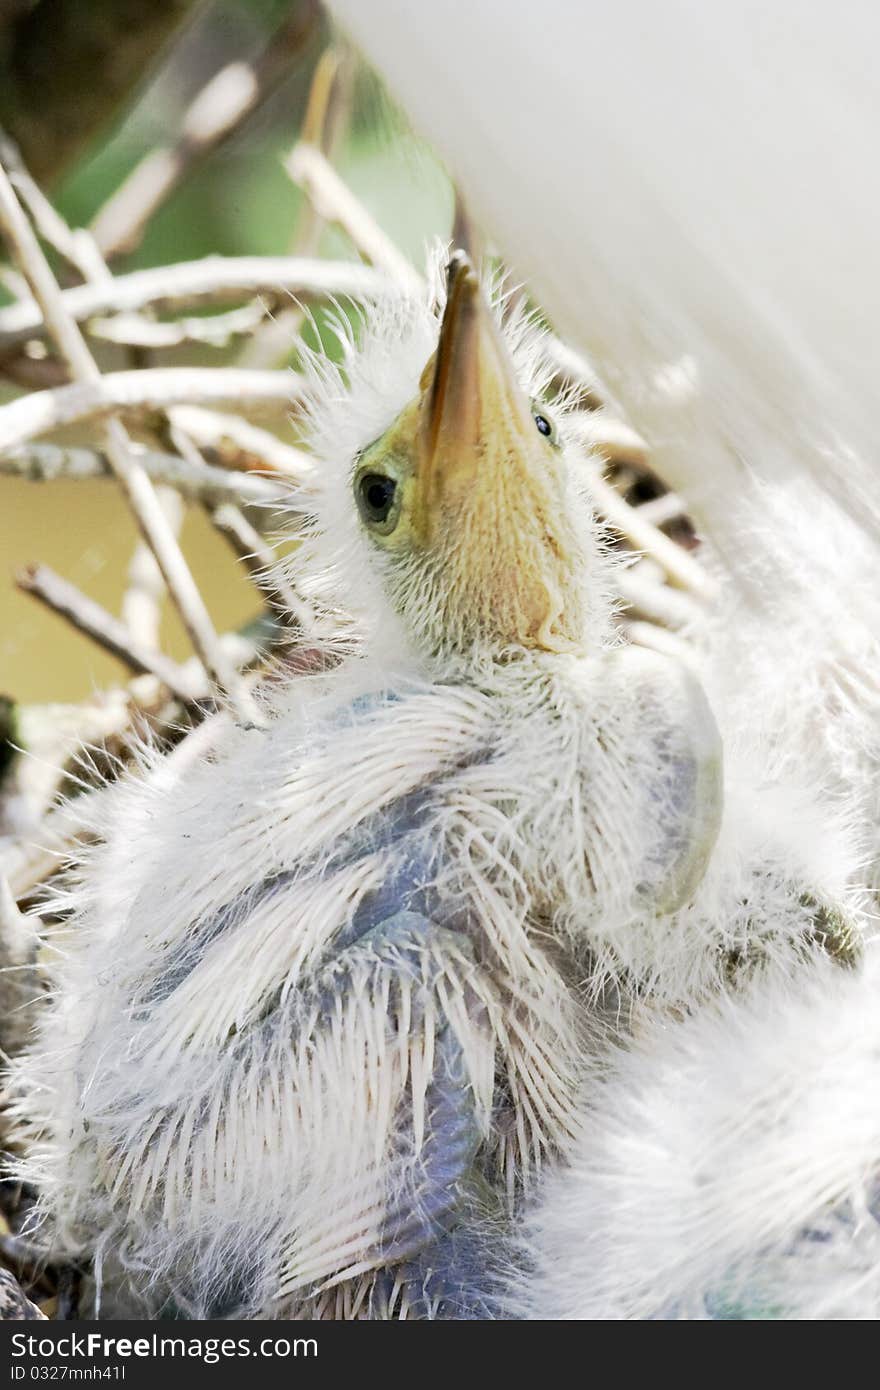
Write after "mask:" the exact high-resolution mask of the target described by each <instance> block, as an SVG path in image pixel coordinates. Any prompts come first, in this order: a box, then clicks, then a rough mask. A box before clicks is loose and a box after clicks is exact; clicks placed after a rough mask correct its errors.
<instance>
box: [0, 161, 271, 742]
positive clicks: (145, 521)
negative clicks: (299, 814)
mask: <svg viewBox="0 0 880 1390" xmlns="http://www.w3.org/2000/svg"><path fill="white" fill-rule="evenodd" d="M0 226H2V228H3V231H4V232H5V235H6V237H7V240H8V241H9V244H10V247H11V249H12V251H13V253H14V255H15V258H16V260H17V262H18V265H19V269H20V270H21V271H22V273H23V274H24V276H25V278H26V279H27V281H28V284H29V285H30V287H31V292H32V293H33V295H34V298H35V299H36V301H37V303H38V304H39V306H40V308H41V310H42V314H43V318H44V320H45V323H46V327H47V329H48V331H49V332H50V334H51V336H52V338H53V340H54V342H55V344H56V346H57V348H58V350H59V352H60V354H61V356H62V357H63V359H64V361H65V362H66V363H67V366H68V368H69V370H70V373H71V376H72V377H73V378H74V379H75V382H77V383H81V385H82V388H83V389H84V390H88V389H89V388H92V389H95V388H100V387H101V384H102V383H101V374H100V372H99V370H98V367H97V365H96V363H95V360H94V358H93V357H92V355H91V353H90V352H89V349H88V347H87V346H86V343H85V340H84V338H83V337H82V334H81V333H80V331H79V329H78V327H77V325H76V323H75V322H74V321H73V319H72V318H71V317H70V315H69V314H68V313H67V311H66V309H65V307H64V303H63V299H62V295H61V292H60V290H59V288H58V284H57V281H56V280H55V277H54V275H53V274H52V271H51V269H50V267H49V264H48V262H47V260H46V257H45V256H44V255H43V251H42V248H41V247H40V244H39V242H38V241H37V238H36V236H35V235H34V232H33V230H32V228H31V225H30V223H29V222H28V220H27V218H26V217H25V215H24V212H23V211H22V208H21V206H20V204H19V202H18V199H17V198H16V196H15V191H14V189H13V187H12V185H11V183H10V182H9V179H8V176H7V174H6V171H5V169H3V167H2V165H0ZM60 389H62V390H64V389H67V390H76V389H77V387H76V385H74V386H72V387H68V388H60ZM46 394H50V395H51V394H52V393H46ZM31 399H32V400H39V399H40V397H39V396H36V397H32V398H31ZM23 403H24V402H15V403H13V406H14V405H17V404H23ZM10 408H12V407H7V409H10ZM104 440H105V451H106V454H107V458H108V461H109V463H110V466H111V468H112V469H113V471H114V473H115V474H116V476H117V478H118V479H119V482H120V484H121V486H122V490H123V492H124V494H125V496H126V498H127V500H128V503H129V506H130V507H131V510H132V512H133V514H134V516H135V517H136V519H137V522H138V525H139V527H140V529H141V534H142V535H143V537H144V539H145V540H146V541H147V543H148V544H149V546H150V549H151V550H152V552H153V554H154V555H155V557H156V561H157V563H158V565H159V568H160V570H161V572H162V575H163V578H164V579H165V582H166V584H167V585H168V590H169V593H170V594H171V596H172V598H173V599H174V602H175V604H176V606H177V609H178V611H179V613H180V615H181V617H182V619H183V621H184V624H185V626H186V628H187V631H188V632H189V634H190V637H191V640H192V642H193V646H194V647H195V650H196V651H197V652H198V654H199V656H200V658H201V659H202V661H203V662H204V665H205V668H206V670H207V671H208V673H209V675H210V676H211V678H212V680H214V681H215V682H216V684H217V685H218V687H219V688H220V689H221V690H223V691H226V692H227V693H228V695H229V696H230V698H231V699H232V701H233V703H236V704H237V705H238V707H239V708H240V710H241V712H242V714H244V715H245V716H246V717H251V706H252V702H251V700H250V698H249V697H248V696H246V694H245V692H244V691H243V689H242V688H241V683H240V680H239V677H238V672H237V671H235V669H234V668H231V667H230V666H229V665H228V664H227V662H226V659H225V657H224V655H223V653H222V651H221V650H220V647H219V644H218V641H217V635H216V633H215V631H214V627H213V624H212V622H211V619H210V617H209V615H208V610H207V608H206V607H205V604H204V600H203V599H202V596H201V594H200V592H199V590H198V587H197V585H196V583H195V581H194V580H193V577H192V575H191V573H190V571H189V567H188V565H187V563H186V560H185V559H184V557H183V554H182V552H181V549H180V546H179V545H178V544H177V540H176V538H175V536H174V534H173V532H172V531H171V529H170V528H169V526H168V523H167V522H166V520H165V517H164V515H163V513H162V509H161V507H160V506H159V503H158V501H157V499H156V494H155V492H154V491H153V485H152V483H151V482H150V480H149V478H148V476H147V474H146V473H145V472H144V470H143V468H142V467H141V466H140V464H139V463H138V462H137V460H136V459H135V457H134V456H133V454H132V452H131V446H130V441H129V439H128V436H127V434H126V433H125V430H124V429H123V427H122V425H121V424H120V422H119V421H118V420H110V421H109V422H108V423H107V425H106V427H105V430H104ZM16 442H20V441H16Z"/></svg>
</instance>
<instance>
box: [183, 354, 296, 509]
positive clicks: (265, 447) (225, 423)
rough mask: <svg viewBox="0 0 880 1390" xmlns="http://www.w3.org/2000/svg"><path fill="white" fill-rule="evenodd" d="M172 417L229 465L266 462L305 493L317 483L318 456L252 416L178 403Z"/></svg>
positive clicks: (241, 466) (247, 467) (201, 446)
mask: <svg viewBox="0 0 880 1390" xmlns="http://www.w3.org/2000/svg"><path fill="white" fill-rule="evenodd" d="M224 370H225V371H227V372H228V371H229V370H231V369H230V368H228V367H227V368H225V369H224ZM169 417H170V419H171V422H172V424H173V425H175V426H176V427H177V428H179V429H181V430H183V432H184V434H187V435H189V437H190V439H192V440H193V441H194V443H195V444H197V445H198V447H199V449H207V450H209V451H210V452H211V453H212V454H214V455H215V456H216V457H217V458H218V459H219V460H220V462H221V463H222V464H224V465H225V466H226V467H227V468H235V469H245V470H250V469H252V468H254V467H255V466H258V467H260V468H262V466H263V465H264V464H265V465H266V466H267V467H268V468H269V470H270V471H271V472H273V473H279V474H280V475H281V476H282V477H284V478H289V479H290V481H291V482H293V483H295V484H296V486H297V488H298V489H302V492H303V493H304V494H305V495H307V494H308V493H309V492H310V491H311V489H312V487H313V485H314V481H315V461H314V459H313V458H312V457H311V456H310V455H309V454H307V453H305V452H304V451H303V450H302V449H295V448H294V447H293V445H292V444H285V443H284V442H283V440H281V439H278V438H277V436H276V435H274V434H270V433H269V431H268V430H264V429H260V427H259V425H252V424H251V422H250V421H249V420H242V419H241V417H240V416H238V415H225V414H222V413H221V412H220V411H216V410H204V409H203V408H202V407H201V406H197V405H178V406H174V407H173V409H172V410H171V411H169Z"/></svg>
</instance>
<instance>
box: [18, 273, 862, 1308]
mask: <svg viewBox="0 0 880 1390" xmlns="http://www.w3.org/2000/svg"><path fill="white" fill-rule="evenodd" d="M340 332H343V333H344V329H342V328H341V329H340ZM347 349H348V350H347V361H346V363H345V377H344V379H343V376H342V374H341V373H340V372H339V371H337V369H335V368H334V367H332V366H330V365H328V363H327V362H326V360H324V359H321V358H315V361H314V363H313V378H314V379H313V389H312V403H311V411H310V414H311V424H312V442H313V447H314V450H315V452H316V454H317V456H318V458H319V460H320V464H321V469H320V471H321V477H322V487H321V494H320V496H319V498H318V500H317V502H316V506H315V511H316V517H315V524H314V528H313V534H312V535H311V536H310V538H309V539H308V540H307V541H306V543H305V544H304V545H303V547H302V548H301V550H300V552H299V553H298V555H297V557H296V561H295V563H296V566H297V571H298V581H299V583H300V584H301V586H302V587H303V589H304V590H305V591H307V592H308V595H309V598H310V600H311V602H312V604H313V605H314V606H315V610H316V612H318V613H319V614H323V615H326V616H327V617H328V618H332V620H333V622H334V623H335V624H336V631H337V632H338V630H339V623H340V621H341V617H340V615H341V614H342V613H343V612H344V613H345V614H347V615H348V620H349V629H348V632H347V635H346V638H345V641H343V642H340V643H339V644H338V645H339V649H340V660H339V662H338V664H337V665H336V666H334V667H333V669H331V670H329V671H325V672H323V673H320V674H312V675H309V676H304V677H298V678H297V679H296V680H295V681H293V682H292V683H290V684H289V686H287V687H284V688H281V687H279V688H277V689H276V690H275V691H274V693H273V694H272V695H271V696H270V697H267V700H268V708H267V728H266V729H265V730H261V729H254V728H230V729H229V730H228V731H227V733H226V735H225V737H224V739H223V740H222V741H221V742H220V743H219V745H218V746H217V748H216V749H215V750H214V752H213V754H212V756H211V757H210V758H209V759H206V760H203V761H201V762H199V763H198V764H196V765H195V766H193V767H190V768H188V769H185V770H182V769H181V768H180V767H179V766H178V765H176V764H175V763H174V761H173V760H169V761H164V762H163V761H162V760H161V759H159V760H157V761H156V762H155V764H154V765H153V766H152V767H151V768H149V769H147V770H146V771H145V773H144V775H141V776H137V777H135V776H132V777H129V778H127V779H125V780H123V781H122V782H121V783H120V784H118V785H117V786H116V787H114V788H112V789H110V790H109V791H108V793H107V794H106V801H105V803H104V805H105V808H106V809H105V810H104V811H103V819H102V822H101V824H99V825H97V826H95V831H96V835H97V838H98V841H99V842H98V843H97V845H95V846H94V847H93V848H90V849H88V850H87V851H85V852H84V854H83V858H82V861H81V863H80V865H79V868H78V871H77V874H76V876H75V882H74V883H73V884H72V886H71V887H70V889H69V891H68V894H67V897H66V899H62V901H63V902H64V903H65V906H66V908H67V909H68V910H69V913H70V925H69V930H68V931H67V932H66V933H65V936H64V939H63V943H62V944H61V946H60V948H59V952H58V964H57V970H56V981H55V998H54V1004H53V1006H52V1007H51V1008H50V1010H49V1011H48V1014H47V1018H46V1020H45V1022H44V1024H43V1027H42V1032H41V1038H40V1041H39V1043H38V1044H37V1046H36V1047H35V1048H34V1049H33V1051H32V1053H31V1055H30V1056H29V1057H28V1058H27V1059H26V1060H25V1062H24V1064H23V1075H22V1078H21V1083H22V1086H23V1087H24V1089H25V1092H26V1094H25V1096H24V1098H23V1101H22V1109H23V1111H24V1112H26V1114H27V1117H28V1120H29V1122H30V1124H31V1125H32V1127H33V1130H34V1131H35V1134H34V1152H35V1154H36V1157H35V1159H34V1163H33V1171H34V1173H35V1174H38V1178H39V1185H40V1189H41V1192H42V1194H43V1203H44V1210H45V1212H46V1214H47V1217H48V1229H49V1231H50V1232H51V1239H52V1241H53V1242H54V1249H55V1251H56V1253H57V1252H67V1253H68V1254H73V1255H76V1254H80V1253H86V1254H89V1255H92V1256H93V1257H94V1259H95V1269H96V1273H97V1276H98V1284H99V1287H106V1289H107V1290H108V1295H107V1298H108V1301H109V1299H110V1292H109V1291H112V1298H113V1299H114V1300H115V1302H114V1303H113V1305H112V1306H114V1307H118V1308H122V1309H123V1310H127V1311H131V1310H132V1309H139V1310H142V1311H146V1312H149V1313H151V1314H158V1313H160V1312H163V1311H164V1312H168V1311H175V1312H177V1313H179V1314H182V1315H186V1316H208V1315H210V1316H234V1315H239V1316H259V1315H262V1316H277V1315H279V1314H290V1313H297V1314H299V1315H301V1316H312V1317H397V1316H401V1317H402V1316H409V1317H458V1318H460V1317H471V1318H483V1317H491V1316H495V1315H497V1314H498V1313H499V1310H500V1311H501V1312H503V1310H504V1308H505V1306H506V1305H505V1304H504V1302H503V1297H502V1296H501V1295H500V1294H499V1287H500V1282H499V1276H500V1271H501V1268H502V1267H503V1266H504V1265H505V1263H509V1260H508V1259H506V1257H504V1256H503V1255H502V1254H501V1253H500V1252H501V1251H503V1250H504V1249H509V1250H510V1252H511V1254H510V1257H509V1259H510V1260H512V1259H514V1258H515V1253H514V1252H515V1249H516V1241H515V1239H514V1238H513V1232H514V1231H515V1228H516V1223H517V1222H518V1220H519V1218H520V1215H521V1213H522V1211H523V1209H524V1207H525V1206H527V1205H528V1202H529V1201H530V1195H531V1193H532V1192H533V1191H534V1188H535V1183H536V1180H537V1178H538V1176H539V1174H540V1172H541V1170H542V1168H545V1167H546V1166H547V1164H548V1163H550V1164H551V1165H552V1164H554V1163H563V1164H564V1162H565V1159H566V1155H567V1154H568V1153H569V1152H570V1151H571V1149H572V1144H573V1143H574V1142H575V1141H576V1139H577V1136H578V1133H579V1129H580V1118H579V1107H580V1105H581V1101H580V1093H581V1088H582V1086H583V1085H584V1084H585V1081H586V1079H587V1078H588V1075H589V1073H590V1068H591V1066H592V1064H593V1060H594V1059H595V1057H596V1056H597V1055H599V1054H600V1053H601V1052H602V1050H603V1049H604V1048H606V1047H607V1039H608V1037H609V1036H611V1035H613V1034H614V1033H615V1032H616V1031H619V1030H621V1029H624V1030H625V1029H626V1028H628V1027H629V1025H630V1022H631V1020H632V1019H633V1018H636V1017H638V1014H639V1010H640V1009H642V1008H644V1007H647V1005H646V1004H642V1003H640V1001H642V1000H648V1001H655V1004H654V1006H655V1007H658V1008H659V1007H662V1006H663V1005H664V1004H670V1005H673V1006H675V1005H679V1004H680V1003H682V1001H687V1000H693V999H699V998H702V997H704V996H706V995H707V994H710V993H711V991H712V990H713V989H714V988H716V987H718V986H719V985H720V984H721V983H723V982H724V981H726V980H728V979H729V978H730V977H731V976H736V977H739V976H748V974H749V972H750V971H751V970H752V969H753V968H754V966H755V965H756V964H760V963H761V962H767V961H769V962H773V961H776V960H779V959H781V958H785V957H787V956H788V955H789V954H790V953H791V952H795V953H801V954H802V953H803V952H804V951H809V950H810V949H812V947H811V943H813V942H816V941H819V942H821V943H823V944H824V945H825V946H826V947H827V948H828V949H829V950H830V951H831V953H832V954H842V955H846V956H847V957H848V956H849V955H850V954H851V952H852V949H853V942H852V940H851V939H850V930H851V927H852V930H855V928H856V927H857V917H856V912H855V906H854V905H853V904H852V903H851V901H850V897H851V895H849V894H848V888H847V883H846V878H845V875H843V874H841V873H840V872H839V861H838V860H837V859H835V857H834V856H833V855H832V854H830V853H826V854H824V855H820V856H818V857H816V856H815V855H814V854H813V853H812V850H813V848H814V847H815V845H818V844H819V843H820V842H821V841H822V838H823V837H825V839H826V840H827V839H828V837H829V835H832V831H829V827H828V826H827V825H826V824H821V825H820V824H818V823H817V824H813V823H812V822H810V821H809V814H808V811H806V810H805V811H804V814H803V815H802V816H801V817H800V819H799V820H798V821H797V824H796V825H795V826H794V827H792V825H790V824H788V823H779V819H778V815H777V812H778V808H779V800H778V787H776V786H772V787H770V789H769V791H768V789H767V787H766V785H765V783H766V780H767V779H766V768H765V766H764V764H763V761H762V760H763V757H764V751H763V750H762V747H761V745H760V743H759V742H757V743H754V742H753V744H752V745H748V740H743V739H740V740H739V741H738V742H736V741H735V742H734V743H733V745H732V749H731V754H730V758H729V759H728V768H727V796H726V804H725V806H724V808H722V800H723V799H724V798H723V797H722V766H721V756H720V745H719V736H718V729H717V726H716V721H715V718H714V716H713V713H712V712H711V710H710V707H709V704H708V702H707V700H706V697H705V695H704V693H703V689H702V686H701V683H700V681H699V679H698V677H697V675H695V674H693V673H692V672H691V671H689V670H688V669H686V668H685V667H684V666H682V665H680V664H679V663H678V662H676V661H673V660H671V659H669V658H666V657H661V656H659V655H656V654H653V653H649V652H647V651H639V650H637V649H635V648H629V647H626V646H625V645H622V644H621V642H620V640H619V638H618V637H617V636H616V635H615V632H614V629H613V625H612V622H611V616H612V607H613V589H614V571H613V566H612V564H611V561H610V559H609V556H608V554H607V553H606V551H605V549H604V548H603V544H602V538H601V536H600V534H599V532H598V530H597V526H596V523H595V521H594V518H593V516H592V514H591V513H590V510H589V507H588V505H587V503H586V501H585V500H584V497H583V496H582V495H581V493H580V491H579V489H578V474H579V472H580V470H581V469H582V467H583V462H582V460H581V458H580V457H579V453H578V448H577V446H576V445H575V444H574V443H573V442H572V440H571V439H569V436H568V432H567V420H566V415H565V411H564V409H558V408H557V407H556V406H553V405H551V404H549V403H548V401H547V399H546V394H545V393H546V385H547V381H548V373H549V370H550V369H549V368H548V366H547V364H546V363H545V360H544V356H543V348H542V338H541V334H540V333H539V332H538V331H537V330H536V329H535V328H534V327H533V326H532V325H531V324H530V323H528V322H527V321H526V320H525V319H524V318H523V317H522V316H521V315H517V314H516V313H512V314H510V313H509V314H507V316H506V318H505V316H504V314H503V312H502V309H501V308H500V307H499V306H497V305H495V306H494V307H493V305H492V304H490V302H489V300H488V298H487V297H486V294H485V292H484V291H483V289H482V288H481V286H480V283H479V281H478V278H477V276H476V274H475V272H474V270H473V269H472V267H471V265H470V264H469V262H468V261H467V260H466V258H465V257H464V256H463V255H461V254H455V255H453V256H452V258H451V259H450V260H449V262H448V266H447V268H446V272H445V277H441V276H440V275H439V274H438V275H435V277H434V283H433V284H432V286H431V289H430V291H429V293H428V295H427V297H426V298H425V299H421V298H418V297H414V296H412V295H407V294H403V293H402V294H401V296H400V298H398V299H395V300H393V301H390V300H388V299H384V300H382V301H379V302H377V303H375V304H368V305H366V306H365V310H364V323H363V331H362V334H361V338H360V341H359V342H358V343H357V344H355V342H354V340H353V339H352V340H351V341H348V343H347ZM811 837H812V838H811ZM844 923H846V925H844ZM508 1237H510V1240H509V1243H508ZM499 1299H500V1300H501V1301H498V1300H499Z"/></svg>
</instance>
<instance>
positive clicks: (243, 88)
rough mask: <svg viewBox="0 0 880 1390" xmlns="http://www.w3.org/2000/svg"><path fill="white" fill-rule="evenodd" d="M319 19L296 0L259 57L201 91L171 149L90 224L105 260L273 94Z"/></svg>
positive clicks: (143, 168)
mask: <svg viewBox="0 0 880 1390" xmlns="http://www.w3.org/2000/svg"><path fill="white" fill-rule="evenodd" d="M319 14H320V10H319V7H318V5H317V3H316V0H300V3H299V4H297V5H296V6H295V12H294V14H293V17H292V18H290V19H288V20H286V21H285V23H284V24H282V25H281V27H280V29H278V31H277V32H276V33H275V34H274V35H273V36H272V38H271V39H270V40H269V42H268V44H267V45H266V47H265V48H264V50H263V52H262V53H261V54H260V55H259V57H257V58H256V59H254V60H253V61H252V62H247V63H246V62H236V63H228V64H227V65H226V67H224V68H221V69H220V71H219V72H217V73H215V75H214V76H213V77H212V78H211V79H210V81H209V82H208V83H207V84H206V85H205V86H204V87H203V88H202V89H201V91H200V92H199V93H198V95H197V96H196V97H195V99H194V100H193V102H192V103H191V105H190V107H189V109H188V110H187V112H186V113H185V115H184V118H183V122H182V125H181V130H180V135H179V137H178V139H177V140H176V141H175V142H174V144H172V145H167V146H164V147H163V148H161V149H157V150H153V151H151V152H150V154H148V155H147V156H146V157H145V158H144V159H143V160H142V161H141V163H140V164H138V165H137V167H136V168H135V169H134V170H133V171H132V172H131V174H129V176H128V178H127V179H126V180H125V182H124V183H123V184H122V186H121V187H120V188H118V189H117V190H116V192H115V193H114V194H113V196H112V197H111V198H110V199H109V201H108V202H107V203H105V205H104V207H103V208H101V210H100V212H98V214H97V216H96V217H95V219H94V221H93V222H92V228H91V230H92V233H93V235H94V237H95V240H96V242H97V244H98V246H99V247H100V250H101V252H102V254H103V255H104V256H105V257H106V258H107V259H108V260H111V259H112V258H113V257H114V256H118V255H122V254H127V253H128V252H131V251H133V250H135V249H136V248H137V246H139V245H140V242H141V239H142V237H143V234H144V231H145V229H146V226H147V223H148V222H149V221H150V218H151V217H153V216H154V214H155V213H156V212H157V211H158V209H159V208H160V207H161V206H162V204H163V203H164V202H166V200H167V199H168V198H169V197H170V195H171V194H172V193H173V192H174V190H175V188H176V187H177V186H178V184H179V183H180V182H181V180H182V179H183V178H184V177H185V176H186V175H187V174H188V173H189V172H190V171H191V169H192V168H193V166H194V165H196V164H197V163H199V162H200V161H201V160H203V159H204V158H205V157H206V156H207V155H208V154H210V153H211V151H212V150H215V149H217V148H218V146H219V145H221V144H222V143H223V142H224V141H225V140H227V139H228V138H229V136H230V135H232V134H233V132H234V131H235V130H237V129H238V127H239V126H240V125H241V123H242V122H243V121H244V120H245V118H246V117H247V116H248V115H250V113H251V112H252V111H254V110H255V109H256V108H257V107H258V106H259V105H260V104H261V102H263V101H264V100H265V99H266V97H267V96H268V95H269V94H270V93H271V92H272V91H273V89H274V88H275V87H276V86H277V84H278V82H279V81H280V79H281V78H283V77H284V76H285V74H286V73H287V72H289V71H290V68H291V67H292V65H293V63H294V62H295V60H296V58H297V57H298V56H299V54H300V53H301V52H302V50H303V48H304V47H305V46H306V44H307V43H308V41H309V39H310V38H311V36H312V34H313V33H314V31H315V29H316V26H317V22H318V18H319Z"/></svg>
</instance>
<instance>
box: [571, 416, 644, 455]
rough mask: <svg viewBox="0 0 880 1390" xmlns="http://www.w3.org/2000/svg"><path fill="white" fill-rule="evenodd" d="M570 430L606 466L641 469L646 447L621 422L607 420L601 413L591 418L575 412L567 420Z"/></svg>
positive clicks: (635, 432)
mask: <svg viewBox="0 0 880 1390" xmlns="http://www.w3.org/2000/svg"><path fill="white" fill-rule="evenodd" d="M570 428H571V429H572V432H573V433H574V434H575V435H576V436H577V439H578V440H579V442H580V443H582V444H585V445H586V446H587V448H588V449H590V450H591V451H592V452H593V453H595V454H601V455H602V457H603V458H604V459H605V460H606V461H607V462H608V463H628V464H631V465H633V466H634V467H636V468H644V466H645V464H646V463H647V461H648V445H647V444H646V442H645V440H644V439H643V438H642V436H641V435H640V434H639V433H638V431H637V430H634V429H633V428H632V426H631V425H627V424H625V423H624V421H623V420H615V419H611V418H609V417H608V416H607V415H606V414H605V412H604V411H602V410H597V411H596V412H595V414H587V413H585V412H583V411H578V412H577V413H576V414H574V415H573V416H571V417H570Z"/></svg>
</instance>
